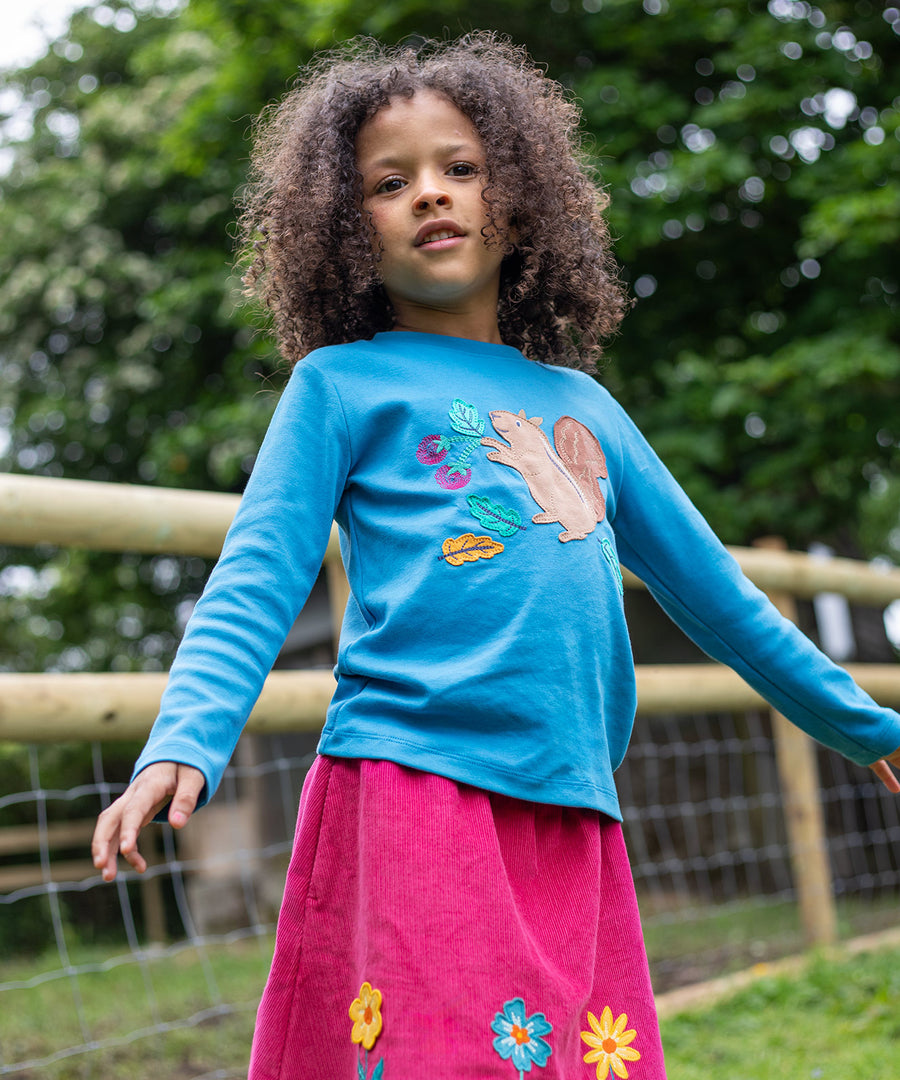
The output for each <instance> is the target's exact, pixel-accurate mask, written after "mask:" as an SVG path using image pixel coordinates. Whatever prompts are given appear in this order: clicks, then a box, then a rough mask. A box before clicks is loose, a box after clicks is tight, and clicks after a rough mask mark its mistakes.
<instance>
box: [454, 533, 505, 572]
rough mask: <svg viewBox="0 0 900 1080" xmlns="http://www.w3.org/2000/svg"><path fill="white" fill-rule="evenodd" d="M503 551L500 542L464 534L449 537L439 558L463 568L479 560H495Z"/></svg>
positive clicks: (472, 534) (485, 537) (487, 537)
mask: <svg viewBox="0 0 900 1080" xmlns="http://www.w3.org/2000/svg"><path fill="white" fill-rule="evenodd" d="M503 550H504V547H503V545H502V544H501V543H500V541H499V540H492V539H491V538H490V537H489V536H476V535H475V534H474V533H463V534H462V536H448V537H447V539H446V540H445V541H444V542H443V544H442V545H441V551H442V552H443V554H442V555H438V558H439V559H446V561H447V562H448V563H449V564H450V565H451V566H462V564H463V563H467V562H477V561H478V560H479V559H493V557H494V556H495V555H499V554H500V552H501V551H503Z"/></svg>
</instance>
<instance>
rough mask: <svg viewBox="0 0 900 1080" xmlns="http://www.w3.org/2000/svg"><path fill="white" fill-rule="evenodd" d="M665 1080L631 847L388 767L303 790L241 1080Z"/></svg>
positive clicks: (612, 836)
mask: <svg viewBox="0 0 900 1080" xmlns="http://www.w3.org/2000/svg"><path fill="white" fill-rule="evenodd" d="M525 1074H528V1075H529V1077H530V1080H592V1078H594V1077H597V1078H599V1080H604V1078H606V1077H610V1080H612V1078H614V1077H623V1078H624V1077H630V1078H632V1080H664V1078H665V1066H664V1064H663V1054H662V1047H661V1045H660V1038H659V1028H658V1024H657V1018H656V1010H655V1008H654V1003H653V994H652V991H651V987H650V977H649V973H648V970H647V959H646V953H645V950H644V942H643V935H642V933H641V927H640V921H639V918H638V910H637V904H636V902H635V896H634V886H633V883H632V878H631V871H630V868H629V866H628V859H627V856H626V853H625V845H624V842H623V838H622V830H621V827H620V826H619V824H618V823H617V822H614V821H612V820H610V819H609V818H606V817H604V816H603V815H601V814H598V813H597V812H596V811H591V810H582V809H576V808H572V807H564V806H563V807H560V806H548V805H544V804H542V803H531V802H523V801H521V800H518V799H512V798H509V797H507V796H504V795H496V794H493V793H491V792H487V791H482V790H481V789H479V788H475V787H469V786H467V785H465V784H459V783H456V782H455V781H453V780H448V779H445V778H444V777H441V776H434V775H432V774H430V773H424V772H418V771H416V770H414V769H409V768H405V767H403V766H400V765H395V764H394V763H393V762H389V761H368V760H363V761H359V760H350V759H346V760H345V759H340V758H328V757H319V758H317V759H316V762H315V764H314V765H313V767H312V769H311V770H310V773H309V776H308V777H307V780H306V783H305V785H304V788H303V795H302V797H301V801H300V813H299V819H298V823H297V834H296V838H295V841H294V850H293V855H292V857H291V863H290V867H289V869H288V874H287V883H286V888H285V894H284V901H283V904H282V908H281V914H280V916H279V920H278V933H277V939H276V945H275V956H274V959H273V962H272V970H271V973H270V975H269V980H268V983H267V985H266V989H265V993H264V994H263V998H262V1002H261V1004H260V1007H259V1014H258V1016H257V1024H256V1033H255V1036H254V1040H253V1050H252V1055H251V1063H250V1073H249V1080H343V1078H346V1080H431V1078H434V1080H488V1078H490V1080H495V1078H496V1080H503V1078H507V1080H524V1076H525Z"/></svg>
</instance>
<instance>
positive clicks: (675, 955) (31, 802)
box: [0, 713, 900, 1080]
mask: <svg viewBox="0 0 900 1080" xmlns="http://www.w3.org/2000/svg"><path fill="white" fill-rule="evenodd" d="M313 743H314V740H313V739H312V738H311V737H310V736H301V735H285V736H282V737H274V736H268V737H261V736H256V737H252V738H247V737H245V738H244V739H243V740H242V741H241V744H240V746H239V748H238V753H237V755H236V757H235V761H234V763H233V764H232V766H231V767H230V768H229V770H228V772H227V774H226V777H225V779H224V781H223V784H222V786H221V789H220V791H219V792H218V793H217V795H216V798H215V799H214V800H213V801H212V803H211V804H210V805H209V806H208V807H206V808H204V810H203V811H202V812H200V813H199V814H198V815H197V816H196V817H195V818H194V819H193V820H192V822H191V823H190V825H189V826H188V828H187V829H185V830H184V831H183V832H181V833H179V834H177V835H176V834H175V833H173V832H172V830H170V829H169V828H168V826H161V827H160V828H159V829H153V830H149V831H148V832H147V835H148V838H149V837H152V838H153V839H152V841H151V840H149V839H148V845H149V846H148V847H147V849H146V854H147V856H148V861H149V862H150V867H149V869H148V871H147V873H146V874H145V875H137V874H135V873H133V872H130V871H123V872H120V874H119V876H118V878H117V879H116V882H115V883H114V884H111V885H110V884H105V883H103V882H102V880H101V878H100V877H99V875H98V874H97V873H96V871H94V870H93V868H92V867H91V865H90V861H89V857H88V836H89V831H90V827H91V824H92V822H93V819H94V818H95V817H96V814H97V812H98V811H99V810H100V809H102V808H103V806H105V805H107V804H108V802H109V801H110V800H111V799H112V798H114V797H115V796H116V795H117V794H118V793H119V792H120V791H122V790H123V789H124V781H125V780H126V779H127V767H126V766H125V761H126V760H127V758H128V755H129V754H130V748H116V747H112V746H111V745H106V746H102V745H101V744H92V745H84V744H82V745H74V744H73V745H71V746H41V747H37V746H29V747H26V746H12V745H9V744H7V745H6V746H5V747H4V748H2V752H0V779H2V782H3V786H4V789H5V790H7V792H8V794H6V795H4V796H3V797H0V949H2V952H0V1076H17V1077H19V1078H23V1077H24V1078H33V1080H69V1078H73V1080H74V1078H75V1077H78V1078H81V1080H83V1078H85V1077H87V1078H91V1077H97V1078H101V1077H102V1078H103V1080H110V1078H115V1077H120V1076H121V1077H128V1078H129V1080H142V1078H143V1077H144V1076H147V1077H148V1078H149V1077H150V1076H154V1077H159V1076H160V1075H165V1076H166V1077H173V1078H175V1080H214V1078H216V1080H231V1078H237V1077H242V1076H246V1060H247V1056H248V1051H249V1039H250V1034H251V1032H252V1025H253V1016H254V1011H255V1008H256V1005H257V1003H258V999H259V994H260V992H261V989H262V985H263V982H264V979H265V974H266V971H267V968H268V963H269V960H270V958H271V951H272V945H273V933H274V924H275V919H276V915H277V910H278V905H279V901H280V890H281V886H282V882H283V878H284V873H285V869H286V866H287V861H288V858H289V853H290V846H291V838H292V834H293V828H294V820H295V816H296V811H297V804H298V800H299V793H300V789H301V786H302V782H303V777H304V775H305V772H306V770H307V768H308V767H309V764H310V763H311V761H312V750H313ZM820 769H821V775H822V799H823V805H824V809H825V817H826V824H827V833H828V846H829V856H830V861H831V868H832V875H833V882H834V888H835V891H836V894H837V896H838V899H839V915H840V921H841V930H842V932H843V933H844V934H847V935H849V934H852V933H856V932H866V931H870V930H873V929H877V928H881V927H883V926H888V925H894V924H895V923H896V921H897V920H896V915H895V907H896V899H897V894H898V892H900V808H898V803H897V800H896V798H895V797H894V796H891V795H890V794H889V793H887V792H886V791H885V790H884V789H883V788H882V787H881V786H880V785H879V784H878V783H877V782H876V781H875V778H874V776H873V775H872V774H871V773H870V772H869V771H868V770H866V769H861V768H858V767H856V766H853V765H851V764H849V763H847V762H845V761H843V759H841V758H839V757H837V756H836V755H833V754H831V753H828V752H822V754H821V755H820ZM17 777H18V778H19V783H18V785H17V790H13V789H14V788H15V787H16V782H15V781H16V778H17ZM66 778H68V779H66ZM76 778H77V781H78V782H77V783H72V780H73V779H76ZM617 781H618V784H619V791H620V796H621V801H622V805H623V811H624V815H625V830H626V838H627V841H628V845H629V850H630V853H631V859H632V865H633V870H634V876H635V882H636V885H637V889H638V895H639V898H640V901H641V906H642V910H643V914H644V926H645V933H646V937H647V944H648V952H649V955H650V959H651V966H652V969H653V973H654V980H655V984H656V987H657V990H665V989H669V988H672V987H675V986H678V985H681V984H684V983H689V982H693V981H697V980H698V979H701V978H705V977H708V976H712V975H717V974H721V973H723V972H725V971H727V970H732V969H734V968H738V967H744V966H747V964H748V963H754V962H758V961H761V960H766V959H769V958H772V957H775V956H778V955H783V954H785V953H787V952H791V951H794V950H796V949H798V948H800V947H801V946H802V944H803V938H802V929H801V926H800V922H799V919H798V916H797V911H796V902H795V901H796V897H795V890H794V884H793V875H792V868H791V855H790V851H789V845H788V841H787V835H786V830H785V825H784V816H783V807H782V800H781V795H780V792H779V786H778V774H777V769H776V763H775V754H774V746H773V738H772V732H771V727H770V721H769V718H768V715H767V714H766V713H753V714H747V715H732V714H723V715H715V716H709V715H703V716H694V717H642V718H639V720H638V723H637V725H636V728H635V734H634V738H633V741H632V746H631V749H630V751H629V754H628V757H627V758H626V762H625V764H624V765H623V766H622V768H621V769H620V770H619V772H618V774H617Z"/></svg>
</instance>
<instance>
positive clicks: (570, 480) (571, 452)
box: [481, 409, 608, 543]
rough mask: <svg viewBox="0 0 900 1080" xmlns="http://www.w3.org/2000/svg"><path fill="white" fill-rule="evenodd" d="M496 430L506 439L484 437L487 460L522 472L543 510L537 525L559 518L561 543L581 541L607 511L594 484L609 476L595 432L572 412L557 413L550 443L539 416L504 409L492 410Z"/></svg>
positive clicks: (523, 411)
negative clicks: (571, 414) (529, 415)
mask: <svg viewBox="0 0 900 1080" xmlns="http://www.w3.org/2000/svg"><path fill="white" fill-rule="evenodd" d="M490 419H491V423H492V424H493V426H494V430H495V431H496V432H497V434H498V435H500V436H501V437H502V438H503V439H505V440H506V441H505V442H500V441H499V440H497V439H493V438H490V437H485V438H483V439H482V440H481V445H482V446H488V447H491V449H490V450H488V453H487V457H488V460H489V461H499V462H500V464H501V465H508V466H509V467H510V468H511V469H515V470H516V471H517V472H518V473H520V474H521V476H522V478H523V479H524V480H525V482H526V483H527V484H528V490H529V491H530V492H531V497H532V499H534V501H535V502H536V503H537V504H538V506H539V507H540V508H541V510H542V513H540V514H535V515H534V517H533V518H532V519H531V520H532V521H533V522H534V524H535V525H549V524H552V523H553V522H558V523H559V524H560V525H562V527H563V531H562V532H561V533H560V534H559V540H560V542H561V543H566V542H567V541H569V540H584V538H585V537H586V536H589V535H590V534H591V533H592V532H593V531H594V528H595V527H596V525H597V523H598V522H600V521H602V520H603V518H604V516H605V514H606V500H605V499H604V497H603V492H602V491H601V490H600V487H599V485H598V483H597V480H598V479H599V478H601V477H606V476H608V470H607V468H606V456H605V454H604V453H603V449H602V447H601V446H600V443H599V442H598V441H597V438H596V436H595V435H594V433H593V432H592V431H590V429H589V428H586V427H585V426H584V424H582V423H581V422H580V421H578V420H574V419H573V418H572V417H571V416H561V417H560V418H559V420H557V421H556V423H555V424H554V426H553V440H554V442H553V444H552V445H551V443H550V440H549V439H548V438H547V435H546V434H545V433H544V432H543V431H542V430H541V424H542V423H543V422H544V420H543V417H541V416H532V417H527V416H526V415H525V410H524V409H520V410H519V413H518V415H516V414H515V413H511V412H508V411H507V410H505V409H495V410H492V411H491V413H490Z"/></svg>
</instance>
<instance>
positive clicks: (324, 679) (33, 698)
mask: <svg viewBox="0 0 900 1080" xmlns="http://www.w3.org/2000/svg"><path fill="white" fill-rule="evenodd" d="M167 678H168V676H167V675H165V674H156V673H141V672H127V673H116V674H97V675H95V674H86V673H83V672H75V673H71V674H70V673H66V674H49V675H32V674H28V675H12V674H0V741H2V740H4V739H7V740H10V741H15V742H59V741H62V740H66V739H71V740H76V741H77V740H83V739H91V740H95V739H96V740H99V741H106V740H119V741H121V740H123V739H136V740H143V739H145V738H146V737H147V733H148V732H149V730H150V725H151V724H152V723H153V720H154V718H155V717H156V714H157V712H158V710H159V700H160V698H161V697H162V692H163V689H164V687H165V685H166V680H167ZM333 693H334V676H333V675H332V673H331V671H330V670H326V671H274V672H272V674H271V675H270V676H269V678H268V679H267V680H266V684H265V686H264V687H263V691H262V693H261V694H260V697H259V701H258V702H257V704H256V708H255V709H254V710H253V712H252V713H251V714H250V720H249V722H248V725H247V730H248V731H253V732H256V733H263V732H273V731H279V732H282V731H315V730H316V729H317V728H319V727H321V726H322V723H323V722H324V720H325V710H326V709H327V708H328V703H329V702H330V701H331V696H332V694H333Z"/></svg>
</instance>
